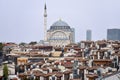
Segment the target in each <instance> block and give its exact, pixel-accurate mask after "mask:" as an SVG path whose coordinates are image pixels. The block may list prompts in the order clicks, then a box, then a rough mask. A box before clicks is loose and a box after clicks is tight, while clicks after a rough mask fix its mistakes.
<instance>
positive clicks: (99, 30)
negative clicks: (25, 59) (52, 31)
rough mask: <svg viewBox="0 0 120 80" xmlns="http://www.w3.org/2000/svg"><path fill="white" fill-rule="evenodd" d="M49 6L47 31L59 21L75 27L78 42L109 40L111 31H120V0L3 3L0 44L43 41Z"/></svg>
mask: <svg viewBox="0 0 120 80" xmlns="http://www.w3.org/2000/svg"><path fill="white" fill-rule="evenodd" d="M45 2H46V4H47V13H48V21H47V22H48V24H47V29H49V28H50V26H51V25H52V24H53V23H54V22H55V21H57V20H59V18H61V19H62V20H63V21H65V22H67V23H68V25H69V26H71V27H73V28H75V34H76V35H75V39H76V42H78V41H80V40H85V39H86V30H87V29H91V30H92V40H99V39H100V40H101V39H106V36H107V29H108V28H110V29H111V28H120V0H46V1H45V0H0V41H2V42H17V43H19V42H30V41H40V40H42V39H44V34H43V32H44V30H43V29H44V25H43V23H44V22H43V21H44V20H43V19H44V17H43V13H44V4H45Z"/></svg>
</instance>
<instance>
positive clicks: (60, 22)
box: [52, 20, 69, 26]
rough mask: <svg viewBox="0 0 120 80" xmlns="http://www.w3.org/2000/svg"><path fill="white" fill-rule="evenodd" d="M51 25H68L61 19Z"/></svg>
mask: <svg viewBox="0 0 120 80" xmlns="http://www.w3.org/2000/svg"><path fill="white" fill-rule="evenodd" d="M52 26H69V25H68V24H67V23H66V22H64V21H62V20H58V21H56V22H55V23H53V24H52Z"/></svg>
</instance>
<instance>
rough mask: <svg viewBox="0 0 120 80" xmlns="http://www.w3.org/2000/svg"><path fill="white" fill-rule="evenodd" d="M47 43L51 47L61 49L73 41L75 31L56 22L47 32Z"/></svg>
mask: <svg viewBox="0 0 120 80" xmlns="http://www.w3.org/2000/svg"><path fill="white" fill-rule="evenodd" d="M47 41H48V42H49V43H50V45H52V46H56V47H63V46H65V45H68V44H70V43H74V41H75V30H74V28H70V26H69V25H68V24H67V23H66V22H64V21H62V20H58V21H56V22H55V23H53V24H52V26H50V29H49V30H48V31H47Z"/></svg>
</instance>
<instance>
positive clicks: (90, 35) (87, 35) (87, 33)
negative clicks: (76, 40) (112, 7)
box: [86, 30, 92, 41]
mask: <svg viewBox="0 0 120 80" xmlns="http://www.w3.org/2000/svg"><path fill="white" fill-rule="evenodd" d="M91 39H92V31H91V30H87V32H86V40H88V41H91Z"/></svg>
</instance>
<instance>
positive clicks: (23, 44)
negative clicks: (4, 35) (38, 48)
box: [19, 42, 27, 46]
mask: <svg viewBox="0 0 120 80" xmlns="http://www.w3.org/2000/svg"><path fill="white" fill-rule="evenodd" d="M25 44H27V43H25V42H21V43H20V44H19V45H22V46H25Z"/></svg>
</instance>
